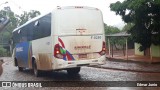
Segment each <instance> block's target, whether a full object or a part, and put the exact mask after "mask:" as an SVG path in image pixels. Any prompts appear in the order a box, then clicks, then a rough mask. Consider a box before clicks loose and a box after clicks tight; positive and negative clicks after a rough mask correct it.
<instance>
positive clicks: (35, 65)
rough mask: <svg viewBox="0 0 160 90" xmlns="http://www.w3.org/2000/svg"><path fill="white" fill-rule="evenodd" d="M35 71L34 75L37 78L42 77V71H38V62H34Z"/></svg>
mask: <svg viewBox="0 0 160 90" xmlns="http://www.w3.org/2000/svg"><path fill="white" fill-rule="evenodd" d="M33 71H34V75H35V76H36V77H39V76H40V71H39V70H38V69H37V64H36V61H35V60H34V64H33Z"/></svg>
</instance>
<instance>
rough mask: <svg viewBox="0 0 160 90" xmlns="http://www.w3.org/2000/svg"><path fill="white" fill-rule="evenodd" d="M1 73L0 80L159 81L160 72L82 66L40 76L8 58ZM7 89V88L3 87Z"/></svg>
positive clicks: (90, 89) (104, 89)
mask: <svg viewBox="0 0 160 90" xmlns="http://www.w3.org/2000/svg"><path fill="white" fill-rule="evenodd" d="M4 61H5V63H4V64H3V74H2V76H1V77H0V81H160V73H140V72H139V73H138V72H126V71H118V70H111V69H101V68H93V67H83V68H82V69H81V71H80V73H79V75H76V76H70V75H68V74H67V72H66V71H55V72H52V73H44V74H43V76H42V77H35V76H34V75H33V73H32V72H31V71H30V70H25V71H23V72H19V71H18V69H17V67H14V66H13V62H12V60H11V59H10V58H5V59H4ZM3 89H4V88H3ZM12 89H13V90H14V89H15V90H23V89H24V90H32V89H42V90H50V89H53V90H54V89H58V90H75V89H76V90H84V89H85V90H97V89H99V90H160V88H137V87H136V88H133V87H132V88H127V87H121V88H118V87H50V88H49V87H45V88H18V89H17V88H12ZM5 90H7V88H6V89H5Z"/></svg>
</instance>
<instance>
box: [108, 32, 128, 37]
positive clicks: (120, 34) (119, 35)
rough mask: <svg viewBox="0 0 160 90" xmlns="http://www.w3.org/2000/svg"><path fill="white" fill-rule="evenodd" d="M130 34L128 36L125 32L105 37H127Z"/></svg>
mask: <svg viewBox="0 0 160 90" xmlns="http://www.w3.org/2000/svg"><path fill="white" fill-rule="evenodd" d="M130 35H131V34H128V33H127V32H120V33H115V34H110V35H106V36H107V37H128V36H130Z"/></svg>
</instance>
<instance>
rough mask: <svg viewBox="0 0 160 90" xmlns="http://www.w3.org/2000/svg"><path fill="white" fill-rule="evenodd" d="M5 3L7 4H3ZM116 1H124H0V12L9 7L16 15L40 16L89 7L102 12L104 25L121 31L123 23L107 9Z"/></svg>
mask: <svg viewBox="0 0 160 90" xmlns="http://www.w3.org/2000/svg"><path fill="white" fill-rule="evenodd" d="M6 1H7V2H8V3H7V4H4V3H5V2H6ZM117 1H121V2H122V1H124V0H0V10H1V9H2V8H3V7H6V6H10V7H11V10H12V11H14V12H15V13H17V14H20V13H22V12H23V11H29V10H38V11H40V12H41V14H45V13H47V12H49V11H52V10H54V9H56V8H57V6H60V7H63V6H90V7H95V8H98V9H100V10H101V11H102V13H103V20H104V23H106V24H107V25H111V26H116V27H118V28H120V29H122V27H123V26H124V22H123V21H122V19H121V17H120V16H118V15H116V14H115V12H112V11H110V8H109V5H110V4H111V3H115V2H117Z"/></svg>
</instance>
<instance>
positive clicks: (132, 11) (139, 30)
mask: <svg viewBox="0 0 160 90" xmlns="http://www.w3.org/2000/svg"><path fill="white" fill-rule="evenodd" d="M110 8H111V10H112V11H114V12H115V13H116V14H117V15H120V16H122V19H123V21H124V22H125V23H131V24H132V25H133V26H132V27H131V29H129V30H128V32H129V33H131V36H132V39H133V40H134V42H137V43H139V44H141V46H140V48H139V49H140V50H141V51H143V50H145V49H147V48H149V47H150V46H151V44H154V45H160V0H124V1H123V2H119V1H118V2H116V3H112V4H111V5H110Z"/></svg>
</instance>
